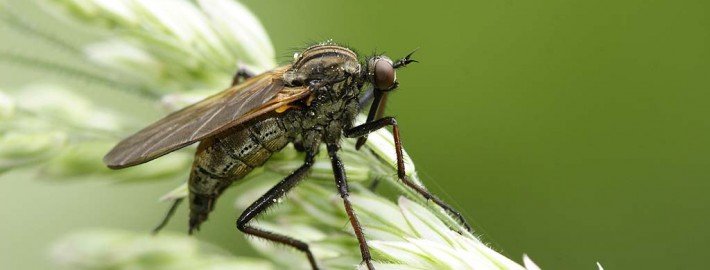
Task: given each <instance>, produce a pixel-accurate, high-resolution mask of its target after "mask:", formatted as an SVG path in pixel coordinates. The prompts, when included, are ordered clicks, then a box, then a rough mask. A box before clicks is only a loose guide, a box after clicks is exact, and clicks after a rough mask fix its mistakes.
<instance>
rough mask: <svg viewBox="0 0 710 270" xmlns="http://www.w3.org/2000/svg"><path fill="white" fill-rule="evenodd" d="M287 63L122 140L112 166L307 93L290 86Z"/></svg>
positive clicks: (144, 158)
mask: <svg viewBox="0 0 710 270" xmlns="http://www.w3.org/2000/svg"><path fill="white" fill-rule="evenodd" d="M286 68H287V67H283V68H279V69H276V70H274V71H270V72H266V73H264V74H261V75H259V76H256V77H253V78H251V79H249V80H247V81H245V82H243V83H241V84H239V85H236V86H234V87H231V88H229V89H227V90H224V91H222V92H220V93H218V94H216V95H213V96H211V97H208V98H206V99H204V100H202V101H200V102H198V103H195V104H193V105H190V106H188V107H186V108H183V109H181V110H179V111H176V112H174V113H172V114H170V115H168V116H166V117H165V118H163V119H161V120H159V121H158V122H155V123H153V124H152V125H150V126H148V127H146V128H144V129H143V130H141V131H139V132H137V133H136V134H133V135H131V136H130V137H128V138H126V139H124V140H123V141H121V142H120V143H119V144H118V145H116V146H115V147H114V148H113V149H111V151H110V152H109V153H108V154H106V156H105V157H104V163H106V165H107V166H108V167H109V168H112V169H120V168H125V167H130V166H134V165H138V164H141V163H145V162H148V161H150V160H153V159H155V158H157V157H160V156H162V155H165V154H167V153H170V152H172V151H175V150H177V149H180V148H183V147H185V146H187V145H190V144H192V143H194V142H196V141H199V140H201V139H203V138H205V137H209V136H211V135H214V134H217V133H219V132H221V131H224V130H226V129H228V128H231V127H234V126H236V125H239V124H241V123H244V122H246V121H249V120H251V119H253V118H255V117H257V116H260V115H263V114H265V113H268V112H271V111H274V110H275V109H277V108H279V107H281V106H283V105H287V104H289V103H291V102H294V101H296V100H299V99H301V98H303V97H306V96H307V95H308V94H309V93H310V91H309V90H308V88H307V87H287V86H285V85H284V82H283V80H282V79H281V77H282V76H281V75H282V74H283V72H284V71H285V69H286Z"/></svg>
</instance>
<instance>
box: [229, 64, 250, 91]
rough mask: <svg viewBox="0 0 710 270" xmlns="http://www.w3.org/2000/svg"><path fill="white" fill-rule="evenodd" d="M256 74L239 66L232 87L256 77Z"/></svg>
mask: <svg viewBox="0 0 710 270" xmlns="http://www.w3.org/2000/svg"><path fill="white" fill-rule="evenodd" d="M255 75H256V74H254V72H252V71H251V70H249V68H247V67H246V66H243V65H239V68H238V69H237V73H235V74H234V77H233V78H232V86H235V85H237V84H239V83H241V82H243V81H245V80H247V79H249V78H251V77H254V76H255Z"/></svg>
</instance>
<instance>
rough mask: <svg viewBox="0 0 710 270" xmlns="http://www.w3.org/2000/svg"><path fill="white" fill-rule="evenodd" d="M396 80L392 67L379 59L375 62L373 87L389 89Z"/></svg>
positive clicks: (387, 62)
mask: <svg viewBox="0 0 710 270" xmlns="http://www.w3.org/2000/svg"><path fill="white" fill-rule="evenodd" d="M395 80H396V76H395V72H394V67H392V63H390V62H389V61H387V60H383V59H379V60H377V61H376V62H375V86H376V87H377V88H378V89H381V90H386V89H390V88H391V87H392V85H394V81H395Z"/></svg>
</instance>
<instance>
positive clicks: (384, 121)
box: [345, 117, 471, 232]
mask: <svg viewBox="0 0 710 270" xmlns="http://www.w3.org/2000/svg"><path fill="white" fill-rule="evenodd" d="M387 126H392V135H393V136H394V146H395V151H396V152H397V177H398V178H399V180H400V181H402V183H404V185H406V186H408V187H409V188H411V189H414V191H416V192H417V193H419V194H420V195H422V196H423V197H424V198H425V199H427V200H432V201H433V202H434V203H436V204H437V205H439V206H440V207H441V208H444V210H446V211H448V212H449V213H451V214H452V215H454V216H455V217H456V218H457V219H458V220H459V221H460V222H461V224H462V225H463V226H464V227H465V228H466V230H467V231H469V232H471V226H469V225H468V222H466V219H464V218H463V215H461V214H460V213H459V212H458V211H456V210H455V209H454V208H453V207H451V206H449V205H448V204H446V203H445V202H444V201H442V200H441V199H439V198H437V197H436V196H434V195H433V194H431V193H430V192H429V191H428V190H426V189H424V188H423V187H420V186H419V185H417V184H416V183H414V182H412V181H411V180H409V179H408V178H407V174H406V171H405V169H404V154H403V153H402V140H401V139H400V137H399V127H398V126H397V120H395V119H394V117H385V118H381V119H379V120H376V121H373V122H369V123H364V124H362V125H359V126H356V127H353V128H351V129H348V130H346V131H345V137H348V138H359V137H362V136H365V135H367V134H370V133H372V132H374V131H376V130H378V129H381V128H384V127H387Z"/></svg>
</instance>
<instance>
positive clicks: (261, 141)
mask: <svg viewBox="0 0 710 270" xmlns="http://www.w3.org/2000/svg"><path fill="white" fill-rule="evenodd" d="M288 142H289V136H288V132H287V131H286V129H285V128H284V127H283V126H282V125H281V124H280V121H279V119H277V118H265V119H263V120H260V121H254V122H251V123H249V124H247V125H243V126H240V127H238V128H233V129H229V130H226V131H224V132H222V133H221V134H219V135H217V136H215V137H213V138H210V139H207V140H204V141H202V142H201V143H200V146H199V147H198V150H197V153H196V154H195V161H194V163H193V166H192V168H193V169H192V173H191V175H190V182H189V189H190V212H191V214H190V219H191V222H190V223H191V226H193V223H195V224H199V223H201V222H202V221H204V220H206V219H207V214H208V213H209V212H210V211H212V208H213V205H214V201H215V200H216V199H217V197H219V195H220V194H221V193H222V191H224V190H225V189H226V188H227V187H229V186H230V185H231V184H232V182H234V181H236V180H239V179H242V178H244V177H245V176H246V175H247V174H248V173H249V172H251V171H252V170H253V169H254V168H256V167H259V166H261V165H263V164H264V163H265V162H266V161H267V160H268V159H269V157H271V155H272V154H273V153H274V152H277V151H279V150H281V149H282V148H283V147H284V146H286V144H288ZM193 219H194V221H193Z"/></svg>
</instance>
